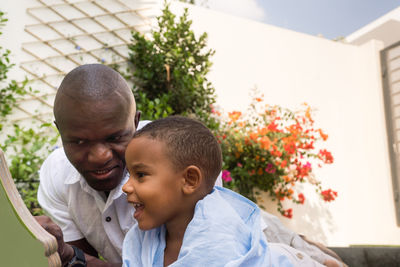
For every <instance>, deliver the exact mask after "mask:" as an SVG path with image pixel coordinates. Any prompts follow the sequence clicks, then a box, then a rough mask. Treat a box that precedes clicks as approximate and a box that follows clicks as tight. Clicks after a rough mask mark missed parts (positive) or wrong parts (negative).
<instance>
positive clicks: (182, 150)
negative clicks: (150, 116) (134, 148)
mask: <svg viewBox="0 0 400 267" xmlns="http://www.w3.org/2000/svg"><path fill="white" fill-rule="evenodd" d="M140 136H145V137H149V138H151V139H156V140H159V141H161V142H164V143H165V145H166V147H167V153H168V157H170V159H171V162H172V163H173V165H174V167H175V168H176V170H183V169H184V168H186V167H188V166H190V165H195V166H197V167H198V168H199V169H200V170H201V172H202V173H203V175H204V177H205V181H206V185H207V187H208V188H210V189H211V188H212V187H213V186H214V184H215V180H216V179H217V177H218V175H219V173H220V172H221V168H222V153H221V147H220V145H219V143H218V141H217V139H216V138H215V136H214V135H213V134H212V133H211V131H210V130H209V129H208V128H207V127H206V126H204V125H203V124H202V123H201V122H199V121H197V120H194V119H190V118H186V117H182V116H170V117H167V118H163V119H159V120H155V121H153V122H151V123H149V124H147V125H146V126H144V127H143V128H142V129H140V130H138V131H136V132H135V134H134V136H133V138H137V137H140Z"/></svg>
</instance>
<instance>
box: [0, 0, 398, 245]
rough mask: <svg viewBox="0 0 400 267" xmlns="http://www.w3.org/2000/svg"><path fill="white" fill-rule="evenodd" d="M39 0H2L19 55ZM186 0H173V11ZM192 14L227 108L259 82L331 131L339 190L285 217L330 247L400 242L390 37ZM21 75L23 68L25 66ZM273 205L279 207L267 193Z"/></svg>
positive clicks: (333, 182) (325, 178)
mask: <svg viewBox="0 0 400 267" xmlns="http://www.w3.org/2000/svg"><path fill="white" fill-rule="evenodd" d="M33 2H35V1H33V0H32V1H31V0H24V1H22V2H21V1H13V2H7V4H4V3H5V2H4V3H3V2H1V3H0V8H1V9H2V10H5V11H6V12H7V13H8V14H9V16H8V17H9V18H10V21H9V23H8V24H7V26H6V29H5V31H4V32H5V34H4V36H2V37H0V45H2V46H5V47H7V48H10V49H12V52H13V54H14V55H15V56H14V57H13V59H15V60H16V61H15V60H14V62H17V63H18V62H19V61H18V60H19V58H20V57H22V52H21V50H20V49H19V48H20V47H21V43H22V42H23V41H24V40H25V41H26V39H24V38H26V34H24V32H23V27H24V25H25V24H26V23H28V22H29V20H30V18H29V17H28V16H26V14H25V12H24V11H23V9H21V8H20V7H21V6H29V5H31V4H32V3H33ZM185 6H186V5H184V4H182V3H174V4H173V10H175V11H176V12H181V11H182V7H185ZM190 17H191V18H192V19H193V27H194V29H195V31H196V32H198V33H201V32H204V31H206V32H207V33H208V35H209V42H208V43H209V47H211V48H213V49H215V50H216V54H215V56H214V57H213V59H212V61H213V62H214V65H213V67H212V71H211V73H210V74H209V79H210V81H211V82H212V83H213V85H214V86H215V88H216V93H217V96H218V99H217V104H218V105H219V106H220V107H221V108H223V109H224V110H226V111H231V110H242V111H245V110H246V108H247V107H248V105H249V103H250V96H249V91H250V89H252V88H254V87H255V86H256V87H257V88H258V90H260V91H261V92H263V93H264V96H265V99H266V101H267V102H268V103H270V104H278V105H281V106H284V107H288V108H296V107H299V106H300V105H301V104H302V103H304V102H307V103H308V104H309V105H311V106H312V107H314V108H316V113H315V121H316V125H317V127H320V128H322V129H324V131H325V132H327V133H328V134H329V139H328V141H327V142H326V147H327V148H328V149H329V150H330V151H331V152H332V154H333V156H334V158H335V162H334V163H333V164H332V165H328V166H325V167H323V168H322V169H320V170H317V171H316V174H317V178H319V179H320V180H321V181H322V185H323V187H330V188H332V189H334V190H335V191H337V192H338V194H339V196H338V198H337V200H336V201H334V202H332V203H325V202H323V201H321V200H320V199H319V198H317V197H316V196H315V194H313V193H312V192H309V193H307V194H306V197H307V201H306V204H305V205H303V206H300V205H294V204H291V203H285V205H286V207H290V205H292V206H293V209H294V217H293V218H292V219H287V218H284V217H281V220H282V222H283V223H284V224H285V225H287V226H288V227H289V228H291V229H293V230H294V231H296V232H299V233H304V234H306V235H307V236H309V237H310V238H311V239H315V240H318V241H321V242H324V243H326V244H327V245H330V246H345V245H352V244H380V245H382V244H388V245H399V244H400V229H399V227H398V226H397V225H396V220H395V216H394V214H395V213H394V200H393V194H392V186H391V177H390V168H389V167H390V166H389V156H388V150H387V147H388V144H387V135H386V126H385V121H384V110H383V98H382V86H381V78H380V63H379V50H380V49H381V48H382V46H383V45H382V43H380V42H378V41H370V42H368V43H366V44H364V45H362V46H354V45H350V44H344V43H340V42H334V41H330V40H327V39H323V38H320V37H314V36H310V35H306V34H301V33H297V32H294V31H289V30H285V29H281V28H278V27H273V26H270V25H265V24H261V23H257V22H254V21H250V20H246V19H241V18H237V17H233V16H229V15H225V14H222V13H219V12H215V11H211V10H207V9H204V8H201V7H190ZM24 36H25V37H24ZM13 75H15V77H18V76H21V72H20V70H18V69H17V70H16V71H15V72H14V74H13ZM305 190H308V191H311V189H310V188H305ZM266 207H267V209H268V210H269V211H270V212H272V213H276V211H275V208H274V206H273V204H271V203H268V200H266Z"/></svg>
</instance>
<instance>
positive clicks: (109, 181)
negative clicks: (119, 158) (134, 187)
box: [85, 170, 123, 191]
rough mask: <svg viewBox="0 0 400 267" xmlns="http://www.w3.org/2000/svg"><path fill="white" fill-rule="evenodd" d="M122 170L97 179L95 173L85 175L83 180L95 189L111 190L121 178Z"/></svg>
mask: <svg viewBox="0 0 400 267" xmlns="http://www.w3.org/2000/svg"><path fill="white" fill-rule="evenodd" d="M122 175H123V171H116V170H115V172H114V173H113V174H112V175H109V176H108V177H101V179H99V178H98V177H96V176H95V175H86V177H85V180H86V182H87V183H88V184H89V186H90V187H91V188H93V189H94V190H96V191H111V190H113V189H114V188H116V187H117V186H118V185H119V183H120V182H121V180H122Z"/></svg>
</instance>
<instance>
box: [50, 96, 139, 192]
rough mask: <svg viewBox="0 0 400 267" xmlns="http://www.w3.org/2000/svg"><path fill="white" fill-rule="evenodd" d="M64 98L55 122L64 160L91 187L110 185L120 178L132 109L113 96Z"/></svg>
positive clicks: (131, 130)
mask: <svg viewBox="0 0 400 267" xmlns="http://www.w3.org/2000/svg"><path fill="white" fill-rule="evenodd" d="M65 101H66V102H64V103H63V110H62V115H61V116H60V119H58V120H57V122H56V123H57V127H58V129H59V131H60V135H61V139H62V142H63V146H64V151H65V154H66V155H67V158H68V160H69V161H70V162H71V163H72V165H73V166H74V167H75V168H76V169H77V170H78V171H79V172H80V173H81V174H82V176H83V177H84V178H85V180H86V182H87V183H88V184H89V185H90V186H91V187H92V188H94V189H95V190H97V191H110V190H112V189H114V188H115V187H116V186H118V184H119V183H120V182H121V180H122V178H123V174H124V170H125V160H124V155H125V149H126V146H127V145H128V143H129V141H130V140H131V138H132V136H133V133H134V132H135V116H134V112H132V110H131V107H130V106H129V105H128V104H127V103H126V102H122V103H121V101H118V100H117V99H109V100H108V101H104V102H99V101H97V102H84V101H76V100H73V99H66V100H65Z"/></svg>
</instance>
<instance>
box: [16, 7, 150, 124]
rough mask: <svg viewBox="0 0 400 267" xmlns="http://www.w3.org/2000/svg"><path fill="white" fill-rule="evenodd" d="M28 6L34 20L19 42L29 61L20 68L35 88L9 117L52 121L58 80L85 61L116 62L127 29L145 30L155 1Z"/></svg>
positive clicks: (120, 60) (123, 53)
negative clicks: (22, 40) (27, 39)
mask: <svg viewBox="0 0 400 267" xmlns="http://www.w3.org/2000/svg"><path fill="white" fill-rule="evenodd" d="M36 2H37V6H35V7H32V8H28V9H27V13H28V15H29V17H30V18H31V19H32V21H33V23H30V24H28V25H26V26H25V32H26V33H27V34H28V35H29V39H30V40H29V41H28V42H24V43H23V44H22V52H23V53H24V58H27V60H25V61H23V62H21V64H20V68H21V69H22V70H23V71H24V72H26V76H27V78H28V80H29V84H28V85H29V86H30V87H31V88H32V89H33V91H36V93H32V94H30V95H29V96H28V97H26V98H25V99H24V100H23V101H21V102H20V103H19V107H18V108H17V109H18V110H17V111H16V112H15V115H14V116H13V119H14V120H15V121H21V120H28V121H32V118H35V119H37V120H39V121H40V122H51V119H52V106H53V101H54V97H55V93H56V90H57V88H58V86H59V85H60V83H61V80H62V79H63V77H64V76H65V74H66V73H68V72H69V71H70V70H72V69H73V68H75V67H77V66H79V65H82V64H87V63H103V64H106V65H114V64H119V65H122V66H124V64H126V61H127V57H128V48H127V46H128V44H129V43H130V40H131V32H132V31H139V32H142V33H147V32H149V31H150V29H151V23H152V20H153V19H154V17H155V14H153V13H154V3H148V4H143V2H141V1H133V0H131V1H126V0H125V1H124V0H98V1H95V0H79V1H76V0H75V1H74V0H37V1H36Z"/></svg>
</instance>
